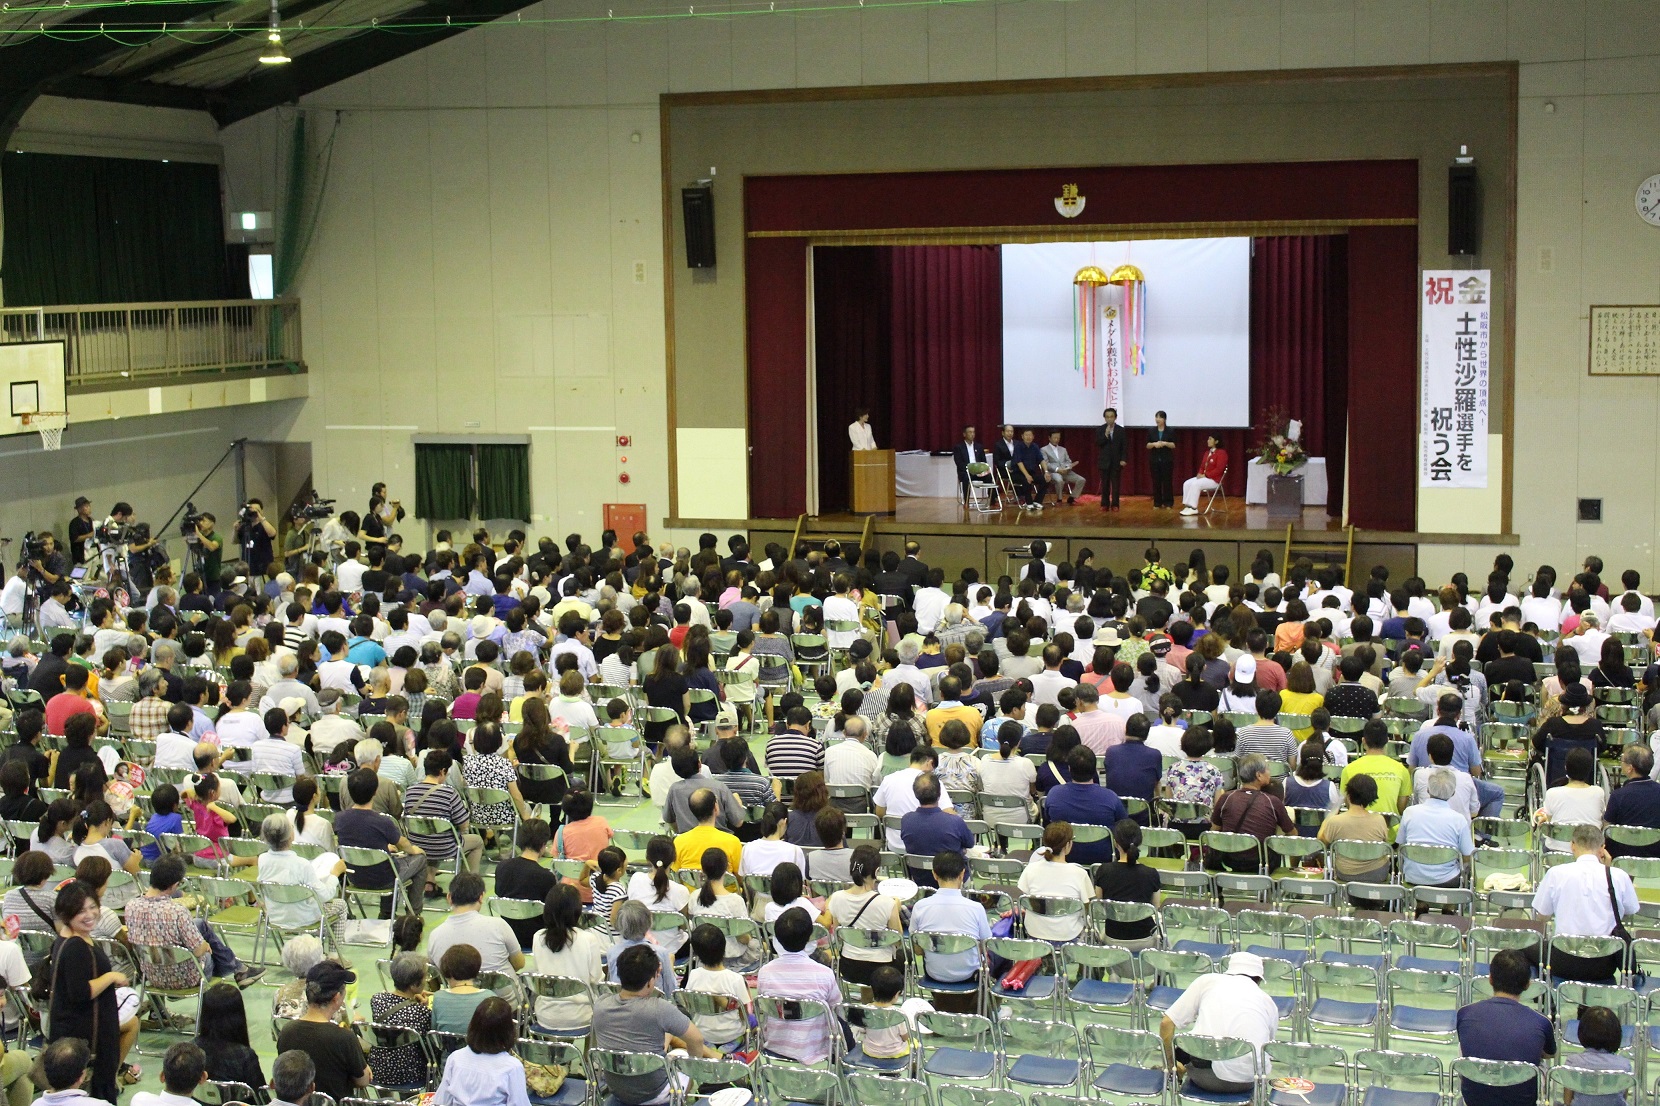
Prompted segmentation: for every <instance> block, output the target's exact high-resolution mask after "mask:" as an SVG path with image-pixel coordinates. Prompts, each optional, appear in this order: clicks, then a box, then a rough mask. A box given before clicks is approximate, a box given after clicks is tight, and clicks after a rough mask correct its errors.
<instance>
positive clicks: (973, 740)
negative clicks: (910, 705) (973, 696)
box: [922, 703, 985, 749]
mask: <svg viewBox="0 0 1660 1106" xmlns="http://www.w3.org/2000/svg"><path fill="white" fill-rule="evenodd" d="M952 719H955V720H957V721H958V722H961V723H962V724H963V725H965V726H967V727H968V747H969V748H971V749H972V748H975V747H977V746H978V745H979V743H980V727H981V726H982V725H983V724H984V723H985V719H984V718H983V717H981V715H980V712H979V711H977V710H975V709H974V708H973V707H966V706H963V705H962V704H961V703H959V704H957V705H956V706H954V707H935V708H934V709H933V710H931V711H929V712H928V713H927V714H926V715H924V716H923V719H922V721H923V724H924V725H926V726H927V727H928V740H929V742H930V743H932V744H934V745H938V744H939V743H940V731H941V730H943V729H944V728H945V724H946V723H947V722H950V721H951V720H952Z"/></svg>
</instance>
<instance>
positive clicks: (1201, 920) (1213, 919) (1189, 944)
mask: <svg viewBox="0 0 1660 1106" xmlns="http://www.w3.org/2000/svg"><path fill="white" fill-rule="evenodd" d="M1232 922H1233V919H1232V917H1231V916H1230V915H1229V914H1228V912H1227V911H1226V910H1223V909H1221V908H1220V907H1216V906H1187V905H1185V904H1181V903H1166V904H1165V906H1164V926H1165V932H1166V934H1168V935H1172V936H1173V935H1174V934H1175V933H1176V932H1179V931H1181V930H1195V931H1198V932H1199V933H1201V934H1203V935H1204V936H1205V937H1206V938H1208V940H1203V941H1201V940H1197V939H1195V938H1191V937H1183V938H1179V939H1177V941H1176V943H1175V944H1174V945H1172V946H1171V947H1172V948H1174V949H1175V950H1176V951H1177V952H1202V953H1204V954H1205V955H1206V956H1209V957H1211V958H1213V959H1216V960H1220V959H1222V958H1223V957H1224V956H1227V955H1228V953H1230V952H1233V951H1234V946H1233V942H1232V941H1231V940H1230V933H1231V930H1232V928H1233V925H1232Z"/></svg>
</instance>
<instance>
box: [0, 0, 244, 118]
mask: <svg viewBox="0 0 1660 1106" xmlns="http://www.w3.org/2000/svg"><path fill="white" fill-rule="evenodd" d="M222 2H223V0H208V2H204V3H184V4H177V5H170V6H169V7H168V9H167V14H168V20H169V22H183V21H187V20H191V19H198V18H201V17H202V16H205V15H207V14H209V13H210V12H213V11H216V10H218V9H219V7H220V6H221V4H222ZM100 28H102V29H103V30H104V31H105V32H107V33H108V34H109V35H111V36H112V37H111V38H105V37H104V36H103V35H102V34H98V33H96V32H98V31H99V30H100ZM51 29H52V31H53V32H55V33H54V34H53V35H52V36H50V37H48V36H46V35H39V36H37V37H36V39H35V41H33V42H26V43H23V44H20V45H17V46H12V47H10V48H8V49H7V50H6V64H5V65H4V66H0V145H3V144H4V143H5V141H6V140H7V139H9V138H10V137H11V135H12V132H13V131H15V130H16V129H17V124H18V122H19V121H20V120H21V119H22V118H23V113H24V112H25V111H28V110H29V105H31V104H33V103H34V102H35V100H36V99H37V98H38V97H39V96H40V94H41V92H42V90H43V89H44V88H45V86H46V85H47V84H48V83H49V82H51V81H54V80H61V79H63V78H65V77H73V76H79V75H80V74H82V73H84V72H86V71H87V70H88V69H92V68H94V67H96V66H98V65H101V64H103V63H104V62H106V61H108V60H110V59H112V58H117V57H120V56H121V55H122V54H125V53H126V52H128V51H129V50H131V49H133V47H132V45H131V43H132V42H133V41H134V40H137V39H144V40H151V39H154V38H156V37H157V36H158V35H159V32H158V31H157V30H156V22H155V19H154V17H153V15H151V16H150V17H149V18H146V19H135V18H134V17H133V12H132V9H130V8H127V7H126V5H122V4H111V5H108V6H107V7H99V8H93V9H90V10H87V11H84V12H82V13H80V14H79V15H76V16H73V17H72V18H69V19H65V20H62V21H60V22H58V23H54V24H52V27H51ZM76 32H83V33H80V34H77V33H76ZM117 39H118V40H120V41H121V42H122V43H125V44H126V45H117V42H116V41H114V40H117Z"/></svg>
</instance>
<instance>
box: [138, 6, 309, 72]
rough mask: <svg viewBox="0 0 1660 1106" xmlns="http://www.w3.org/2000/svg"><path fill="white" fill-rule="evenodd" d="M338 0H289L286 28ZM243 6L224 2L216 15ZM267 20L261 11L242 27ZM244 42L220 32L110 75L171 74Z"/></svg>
mask: <svg viewBox="0 0 1660 1106" xmlns="http://www.w3.org/2000/svg"><path fill="white" fill-rule="evenodd" d="M337 2H338V0H289V2H288V3H286V4H284V5H283V6H282V21H283V25H284V26H285V27H286V26H288V24H289V21H290V20H294V19H299V18H301V17H303V16H306V15H309V14H310V13H311V12H313V11H316V10H317V9H318V8H321V7H323V6H324V5H325V4H333V3H337ZM242 6H243V5H242V4H241V3H240V2H237V3H230V4H225V5H223V7H222V8H221V9H220V10H219V11H218V12H216V13H214V14H215V15H223V14H226V13H228V12H231V11H234V10H235V9H237V8H239V7H242ZM266 19H267V16H266V14H265V13H263V12H262V13H260V15H259V18H257V19H254V20H247V21H244V23H243V24H242V26H243V27H245V28H249V29H252V28H254V27H256V26H257V27H261V28H263V27H264V26H265V22H266ZM202 22H203V23H204V24H208V23H213V22H216V20H211V19H204V20H202ZM180 29H181V30H183V29H185V28H180ZM202 29H203V30H204V31H205V30H208V29H209V28H208V27H206V26H204V27H203V28H202ZM242 41H243V40H242V39H227V38H226V37H225V36H223V35H221V36H219V37H218V38H214V39H211V40H209V41H207V42H197V43H193V44H191V45H189V46H186V47H184V48H182V49H179V50H173V51H169V52H166V53H161V54H159V56H157V57H155V58H152V59H151V60H149V61H147V62H145V63H144V64H143V65H135V66H133V67H132V68H131V69H123V70H121V71H120V72H118V73H113V74H111V75H110V79H112V80H115V81H118V82H123V83H136V82H140V81H148V80H149V79H150V78H152V77H155V76H157V75H158V74H166V73H172V72H174V71H176V70H178V69H179V68H180V67H182V66H185V65H188V64H190V63H191V62H193V61H195V60H196V59H198V58H202V57H206V56H207V55H209V54H211V53H213V52H214V51H215V50H220V49H223V48H224V47H226V46H229V45H237V44H240V43H241V42H242Z"/></svg>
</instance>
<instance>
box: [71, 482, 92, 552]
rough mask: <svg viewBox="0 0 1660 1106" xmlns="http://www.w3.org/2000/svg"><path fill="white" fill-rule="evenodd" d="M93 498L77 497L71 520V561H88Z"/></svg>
mask: <svg viewBox="0 0 1660 1106" xmlns="http://www.w3.org/2000/svg"><path fill="white" fill-rule="evenodd" d="M92 529H93V527H92V500H90V499H88V498H87V497H86V496H84V495H83V496H77V497H76V499H75V517H74V518H72V519H70V520H69V562H70V563H71V564H77V565H78V564H85V563H86V542H87V539H88V538H90V537H92Z"/></svg>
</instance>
